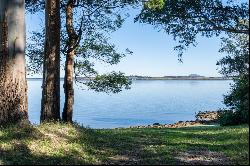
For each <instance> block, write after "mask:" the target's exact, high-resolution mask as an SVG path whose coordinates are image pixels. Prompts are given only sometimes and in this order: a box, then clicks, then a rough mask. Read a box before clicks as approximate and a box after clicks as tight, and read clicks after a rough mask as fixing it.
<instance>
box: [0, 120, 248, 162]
mask: <svg viewBox="0 0 250 166" xmlns="http://www.w3.org/2000/svg"><path fill="white" fill-rule="evenodd" d="M202 151H203V152H206V153H205V154H204V153H200V152H202ZM210 152H213V153H216V154H217V156H214V157H215V158H212V160H209V159H210V158H211V157H210V158H206V157H207V155H208V154H211V153H210ZM0 154H1V155H0V164H2V165H17V164H18V165H26V164H27V165H34V164H35V165H41V164H42V165H84V164H87V165H110V164H112V165H182V164H184V165H193V164H197V162H198V160H190V159H192V158H191V157H195V158H194V159H200V162H203V164H204V165H216V164H215V163H214V162H215V161H222V157H223V156H226V157H227V158H229V160H230V165H248V164H249V127H248V126H233V127H232V126H230V127H221V126H218V127H194V128H180V129H104V130H102V129H99V130H98V129H95V130H94V129H89V128H84V127H81V126H79V125H71V124H61V123H54V124H53V123H45V124H42V125H39V126H29V127H17V126H13V127H10V128H4V129H3V128H1V129H0ZM182 154H186V155H187V154H188V155H189V156H190V158H187V160H180V159H178V156H180V155H181V157H182V158H184V155H182ZM202 155H205V156H202ZM184 159H185V158H184ZM190 162H191V163H190ZM223 162H224V161H223ZM203 164H201V165H203ZM223 164H229V163H228V161H227V162H224V163H223Z"/></svg>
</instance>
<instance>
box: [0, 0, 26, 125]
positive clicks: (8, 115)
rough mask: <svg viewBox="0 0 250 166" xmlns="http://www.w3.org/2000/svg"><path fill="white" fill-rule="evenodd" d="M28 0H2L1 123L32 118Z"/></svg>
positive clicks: (0, 47)
mask: <svg viewBox="0 0 250 166" xmlns="http://www.w3.org/2000/svg"><path fill="white" fill-rule="evenodd" d="M24 11H25V9H24V0H0V125H5V124H7V123H19V122H21V121H28V100H27V99H28V97H27V80H26V62H25V15H24Z"/></svg>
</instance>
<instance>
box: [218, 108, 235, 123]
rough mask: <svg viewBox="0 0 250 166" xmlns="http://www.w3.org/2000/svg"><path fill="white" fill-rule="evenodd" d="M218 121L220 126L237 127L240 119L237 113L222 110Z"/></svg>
mask: <svg viewBox="0 0 250 166" xmlns="http://www.w3.org/2000/svg"><path fill="white" fill-rule="evenodd" d="M218 121H219V123H220V125H222V126H227V125H237V124H238V118H237V116H236V112H234V111H232V110H222V111H220V112H219V115H218Z"/></svg>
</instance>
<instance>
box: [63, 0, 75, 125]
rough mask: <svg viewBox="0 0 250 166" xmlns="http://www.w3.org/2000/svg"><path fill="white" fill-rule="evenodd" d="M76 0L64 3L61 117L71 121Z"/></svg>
mask: <svg viewBox="0 0 250 166" xmlns="http://www.w3.org/2000/svg"><path fill="white" fill-rule="evenodd" d="M75 3H76V0H69V1H68V3H67V5H66V28H67V33H68V38H69V40H68V41H69V42H68V47H67V48H68V49H67V57H66V63H65V78H64V92H65V103H64V109H63V114H62V118H63V121H65V122H72V116H73V104H74V85H73V75H74V57H75V45H76V42H77V38H78V37H77V34H76V32H75V30H74V26H73V22H74V20H73V9H74V7H73V5H74V4H75Z"/></svg>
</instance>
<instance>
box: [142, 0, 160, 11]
mask: <svg viewBox="0 0 250 166" xmlns="http://www.w3.org/2000/svg"><path fill="white" fill-rule="evenodd" d="M164 4H165V2H164V0H150V1H147V2H146V3H145V5H144V7H145V8H147V9H150V10H153V11H155V10H161V9H162V8H163V7H164Z"/></svg>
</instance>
